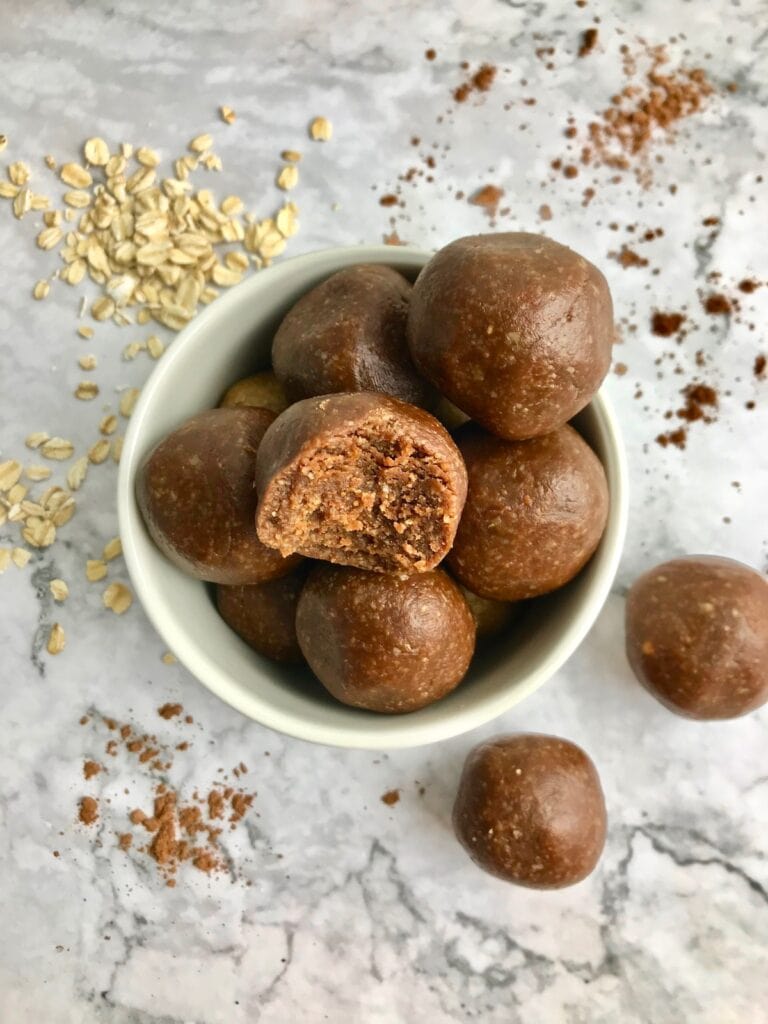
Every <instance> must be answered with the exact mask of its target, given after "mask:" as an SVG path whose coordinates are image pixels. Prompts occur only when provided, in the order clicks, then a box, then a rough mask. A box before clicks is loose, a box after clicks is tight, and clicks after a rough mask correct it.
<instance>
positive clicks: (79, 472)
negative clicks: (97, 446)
mask: <svg viewBox="0 0 768 1024" xmlns="http://www.w3.org/2000/svg"><path fill="white" fill-rule="evenodd" d="M87 473H88V456H87V455H81V456H80V458H79V459H75V461H74V462H73V463H72V465H71V466H70V467H69V469H68V471H67V487H69V489H70V491H79V490H80V488H81V487H82V485H83V482H84V480H85V477H86V475H87Z"/></svg>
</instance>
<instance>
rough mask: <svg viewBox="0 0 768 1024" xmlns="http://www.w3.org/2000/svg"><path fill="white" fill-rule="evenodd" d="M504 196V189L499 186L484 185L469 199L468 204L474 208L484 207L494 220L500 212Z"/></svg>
mask: <svg viewBox="0 0 768 1024" xmlns="http://www.w3.org/2000/svg"><path fill="white" fill-rule="evenodd" d="M503 195H504V189H503V188H499V187H498V185H483V187H482V188H479V189H478V190H477V192H474V193H473V194H472V195H471V196H470V197H469V199H468V200H467V202H468V203H470V205H472V206H482V208H483V210H484V211H485V212H486V213H487V214H488V216H489V217H491V218H493V217H495V216H496V213H497V212H498V209H499V203H500V202H501V199H502V196H503Z"/></svg>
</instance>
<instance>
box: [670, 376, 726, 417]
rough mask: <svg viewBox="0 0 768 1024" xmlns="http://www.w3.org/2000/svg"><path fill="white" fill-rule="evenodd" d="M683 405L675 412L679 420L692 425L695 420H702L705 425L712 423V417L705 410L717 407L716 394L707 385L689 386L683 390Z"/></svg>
mask: <svg viewBox="0 0 768 1024" xmlns="http://www.w3.org/2000/svg"><path fill="white" fill-rule="evenodd" d="M682 393H683V397H684V398H685V405H684V406H683V407H682V409H678V410H677V416H678V417H679V418H680V419H681V420H686V421H687V422H688V423H693V422H695V421H696V420H704V422H705V423H712V422H713V417H712V415H711V413H709V412H708V411H707V410H708V409H712V408H716V407H717V392H716V391H715V389H714V388H711V387H709V385H707V384H695V383H694V384H689V385H688V386H687V387H685V388H683V392H682Z"/></svg>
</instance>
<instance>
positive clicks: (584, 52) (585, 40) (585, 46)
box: [579, 28, 599, 57]
mask: <svg viewBox="0 0 768 1024" xmlns="http://www.w3.org/2000/svg"><path fill="white" fill-rule="evenodd" d="M598 38H599V32H598V31H597V29H596V28H588V29H586V30H585V31H584V32H582V35H581V46H580V47H579V56H580V57H587V56H589V54H590V53H592V51H593V50H594V48H595V47H596V46H597V40H598Z"/></svg>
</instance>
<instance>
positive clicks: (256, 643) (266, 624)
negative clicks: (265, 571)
mask: <svg viewBox="0 0 768 1024" xmlns="http://www.w3.org/2000/svg"><path fill="white" fill-rule="evenodd" d="M305 578H306V570H305V567H304V566H303V565H302V566H300V567H299V568H298V569H296V570H295V571H294V572H291V573H289V574H288V575H287V576H281V577H280V579H277V580H268V581H267V582H266V583H253V584H250V585H243V586H236V587H225V586H219V587H217V588H216V605H217V607H218V609H219V615H221V617H222V619H224V621H225V622H226V623H227V625H228V626H230V627H231V628H232V629H234V631H235V632H236V633H237V634H238V636H240V637H242V639H243V640H245V642H246V643H247V644H248V645H249V646H250V647H252V648H253V649H254V650H255V651H258V652H259V654H263V655H264V656H265V657H267V658H272V660H273V661H285V662H302V661H303V660H304V657H303V655H302V653H301V648H300V647H299V642H298V640H297V639H296V605H297V604H298V602H299V594H300V593H301V588H302V587H303V586H304V580H305Z"/></svg>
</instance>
